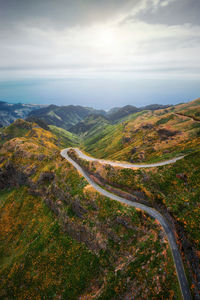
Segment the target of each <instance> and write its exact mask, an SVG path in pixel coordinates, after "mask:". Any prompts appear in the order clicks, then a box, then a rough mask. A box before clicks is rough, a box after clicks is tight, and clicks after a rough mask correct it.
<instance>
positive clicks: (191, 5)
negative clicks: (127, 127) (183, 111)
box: [0, 0, 200, 109]
mask: <svg viewBox="0 0 200 300" xmlns="http://www.w3.org/2000/svg"><path fill="white" fill-rule="evenodd" d="M199 12H200V1H199V0H126V1H121V0H73V1H72V0H56V1H55V0H45V1H41V0H34V1H32V0H17V1H16V0H0V100H5V101H8V102H24V103H40V104H51V103H54V104H58V105H68V104H80V105H84V106H93V107H96V108H105V109H108V108H110V107H114V106H123V105H126V104H132V105H136V106H142V105H146V104H150V103H163V104H175V103H179V102H185V101H188V100H192V99H195V98H197V97H199V96H200V89H199V87H200V75H199V74H200V72H199V71H200V55H199V53H200V18H199Z"/></svg>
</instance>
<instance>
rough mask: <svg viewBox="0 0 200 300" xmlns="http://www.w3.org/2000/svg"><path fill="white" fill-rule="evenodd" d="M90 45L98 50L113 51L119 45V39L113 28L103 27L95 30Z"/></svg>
mask: <svg viewBox="0 0 200 300" xmlns="http://www.w3.org/2000/svg"><path fill="white" fill-rule="evenodd" d="M92 43H93V45H94V46H95V48H98V49H99V50H105V51H108V50H112V51H113V50H114V49H115V48H116V47H117V44H118V43H119V37H118V36H117V33H116V31H115V30H114V29H113V28H109V27H103V28H100V29H98V30H96V33H95V36H94V40H93V41H92Z"/></svg>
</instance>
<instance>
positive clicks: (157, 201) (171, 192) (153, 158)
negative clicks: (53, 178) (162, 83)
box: [78, 99, 200, 299]
mask: <svg viewBox="0 0 200 300" xmlns="http://www.w3.org/2000/svg"><path fill="white" fill-rule="evenodd" d="M199 115H200V100H199V99H196V100H194V101H191V102H189V103H187V104H181V105H177V106H175V107H173V108H167V109H165V110H159V111H155V112H145V111H144V112H143V113H136V114H133V115H131V118H130V119H128V120H127V121H124V122H122V123H119V124H115V125H108V126H106V127H105V128H104V130H103V131H102V132H101V135H97V136H96V137H93V138H89V139H86V141H85V144H84V145H85V150H86V151H88V153H89V154H90V155H92V156H94V157H99V158H104V159H111V160H120V161H130V162H133V163H134V162H136V163H137V162H139V163H146V162H157V161H163V160H166V159H169V158H172V157H176V156H179V155H185V157H184V158H183V159H182V160H179V161H177V162H176V163H175V164H173V165H166V166H162V167H155V168H149V169H148V168H147V169H141V170H140V169H135V170H134V169H121V168H119V167H112V166H109V165H103V166H102V164H99V163H98V162H86V161H83V160H81V159H79V160H78V161H79V163H80V164H81V165H82V166H84V168H86V169H87V170H88V172H89V173H90V174H92V176H94V177H93V178H95V177H96V178H97V182H98V183H100V184H101V185H103V186H106V188H107V189H108V188H110V186H112V187H114V188H115V189H116V191H119V190H123V191H125V192H127V193H128V194H129V197H130V195H131V196H133V197H134V201H139V202H141V203H144V202H145V203H147V205H149V206H153V207H155V208H156V209H157V210H159V211H160V212H161V213H162V214H164V215H165V216H166V217H167V218H168V219H169V222H170V223H172V224H173V226H174V228H176V232H177V237H178V241H179V244H180V250H181V252H182V256H183V259H184V261H185V263H186V265H187V268H188V273H189V274H190V278H191V282H192V284H191V287H192V290H193V293H194V295H195V299H199V297H200V289H199V285H198V282H199V280H200V269H199V259H200V244H199V241H200V235H199V222H200V210H199V205H200V203H199V199H200V189H199V187H200V167H199V166H200V162H199V157H200V149H199V144H200V120H199Z"/></svg>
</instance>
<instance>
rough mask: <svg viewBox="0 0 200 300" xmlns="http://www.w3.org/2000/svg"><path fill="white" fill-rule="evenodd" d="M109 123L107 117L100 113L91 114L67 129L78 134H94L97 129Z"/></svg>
mask: <svg viewBox="0 0 200 300" xmlns="http://www.w3.org/2000/svg"><path fill="white" fill-rule="evenodd" d="M108 124H110V123H109V121H108V119H107V118H106V117H104V116H102V115H97V114H91V115H89V116H87V117H86V118H85V119H84V120H83V121H81V122H79V123H77V124H76V125H74V126H73V127H71V128H70V129H69V131H70V132H72V133H75V134H77V135H79V136H82V137H83V136H87V135H89V136H90V135H91V136H96V134H97V133H98V131H99V130H102V129H103V128H104V127H105V126H106V125H108Z"/></svg>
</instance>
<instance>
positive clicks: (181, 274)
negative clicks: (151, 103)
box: [61, 148, 192, 300]
mask: <svg viewBox="0 0 200 300" xmlns="http://www.w3.org/2000/svg"><path fill="white" fill-rule="evenodd" d="M69 150H70V148H66V149H63V150H62V151H61V156H62V157H64V158H65V159H67V160H68V161H69V162H70V163H71V164H72V165H73V166H74V167H75V168H76V169H77V170H78V171H79V172H80V173H81V174H82V175H83V177H85V179H86V180H87V181H88V183H89V184H90V185H92V187H93V188H94V189H95V190H97V191H98V192H99V193H101V194H102V195H104V196H106V197H108V198H110V199H113V200H116V201H118V202H121V203H124V204H127V205H130V206H133V207H136V208H139V209H142V210H144V211H145V212H147V213H148V214H149V215H150V216H152V217H153V218H155V219H156V220H158V222H159V223H160V224H161V226H162V227H163V229H164V231H165V233H166V236H167V239H168V241H169V244H170V248H171V251H172V255H173V259H174V264H175V267H176V273H177V276H178V281H179V285H180V289H181V292H182V296H183V299H184V300H192V297H191V294H190V289H189V285H188V282H187V278H186V275H185V271H184V267H183V263H182V259H181V255H180V253H179V250H178V247H177V244H176V239H175V236H174V232H173V231H172V229H171V227H170V225H169V224H168V222H167V221H166V219H165V218H164V217H163V216H162V215H161V214H160V213H159V212H158V211H156V210H155V209H153V208H151V207H148V206H146V205H143V204H140V203H136V202H132V201H129V200H127V199H125V198H122V197H119V196H117V195H115V194H112V193H110V192H108V191H106V190H104V189H103V188H101V187H100V186H99V185H97V184H96V183H95V182H94V181H93V180H92V179H91V178H90V177H89V176H88V174H87V173H86V172H85V171H84V170H83V169H82V167H81V166H79V164H77V163H76V162H75V161H74V160H73V159H72V158H70V157H69V156H68V151H69ZM79 151H80V150H79Z"/></svg>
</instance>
